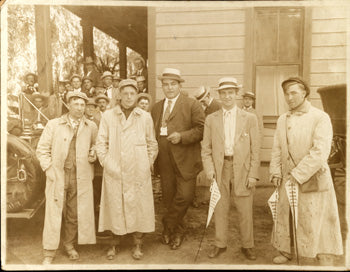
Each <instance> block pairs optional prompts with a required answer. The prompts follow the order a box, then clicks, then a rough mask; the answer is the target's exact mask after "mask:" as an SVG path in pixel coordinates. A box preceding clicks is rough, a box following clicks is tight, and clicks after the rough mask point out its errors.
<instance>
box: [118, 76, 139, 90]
mask: <svg viewBox="0 0 350 272" xmlns="http://www.w3.org/2000/svg"><path fill="white" fill-rule="evenodd" d="M126 86H132V87H134V88H135V90H136V91H137V90H138V89H137V82H136V81H135V80H133V79H130V78H128V79H123V80H122V81H120V82H119V87H118V88H119V90H120V91H122V89H123V88H124V87H126Z"/></svg>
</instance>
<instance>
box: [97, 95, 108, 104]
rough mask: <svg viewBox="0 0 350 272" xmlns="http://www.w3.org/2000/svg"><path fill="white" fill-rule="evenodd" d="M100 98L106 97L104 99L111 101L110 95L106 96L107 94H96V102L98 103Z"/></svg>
mask: <svg viewBox="0 0 350 272" xmlns="http://www.w3.org/2000/svg"><path fill="white" fill-rule="evenodd" d="M100 99H104V100H106V101H107V102H108V103H109V101H110V99H109V97H108V96H106V95H105V94H99V95H98V96H96V97H95V102H96V103H97V102H98V100H100Z"/></svg>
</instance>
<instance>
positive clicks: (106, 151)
mask: <svg viewBox="0 0 350 272" xmlns="http://www.w3.org/2000/svg"><path fill="white" fill-rule="evenodd" d="M119 88H120V95H121V101H120V105H116V106H115V107H114V108H112V109H109V110H107V111H106V112H105V113H104V114H103V115H102V119H101V122H100V128H99V131H98V136H97V143H96V147H97V149H96V150H97V156H98V159H99V161H100V163H101V165H102V166H103V181H102V195H101V205H100V206H101V208H100V219H99V231H106V230H109V231H111V232H112V233H113V239H112V241H111V244H110V247H109V249H108V251H107V258H108V259H109V260H112V259H113V258H114V257H115V255H116V253H117V251H118V245H119V240H120V236H121V235H126V234H128V233H131V234H132V237H133V244H134V247H133V249H132V251H131V254H132V257H133V258H134V259H136V260H139V259H141V258H142V256H143V252H142V241H143V236H144V233H149V232H153V231H154V230H155V217H154V204H153V191H152V180H151V169H152V168H153V162H154V160H155V158H156V156H157V153H158V144H157V141H156V138H155V135H154V128H153V121H152V117H151V115H150V114H149V113H148V112H146V111H143V110H141V109H140V108H138V107H136V99H137V83H136V81H134V80H131V79H125V80H122V81H121V82H120V84H119Z"/></svg>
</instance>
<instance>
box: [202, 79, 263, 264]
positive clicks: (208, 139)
mask: <svg viewBox="0 0 350 272" xmlns="http://www.w3.org/2000/svg"><path fill="white" fill-rule="evenodd" d="M239 87H240V86H239V85H238V84H237V80H236V79H235V78H231V77H227V78H221V79H220V80H219V88H218V92H219V97H220V100H221V103H222V108H221V109H220V110H218V111H216V112H214V113H212V114H210V115H208V116H207V118H206V120H205V125H204V136H203V142H202V161H203V167H204V171H205V173H206V175H207V178H208V179H209V180H214V179H215V180H216V181H217V183H218V187H219V190H220V193H221V198H220V200H219V201H218V203H217V205H216V208H215V212H214V220H215V244H214V245H213V246H212V248H211V249H210V251H209V254H208V256H209V257H210V258H215V257H217V256H218V255H219V254H221V253H223V252H224V251H226V248H227V246H228V222H229V212H230V202H231V199H233V201H234V203H235V206H236V209H237V211H238V221H239V230H240V235H241V246H242V247H241V251H242V253H243V254H244V255H245V257H246V258H247V259H249V260H255V259H256V256H255V253H254V250H253V248H254V236H253V192H254V188H255V184H256V182H257V180H258V169H259V148H260V147H259V130H258V121H257V118H256V116H255V115H254V114H252V113H249V112H245V111H243V110H241V109H239V108H238V107H237V105H236V95H237V92H238V90H239Z"/></svg>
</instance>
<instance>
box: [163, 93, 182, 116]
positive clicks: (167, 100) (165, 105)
mask: <svg viewBox="0 0 350 272" xmlns="http://www.w3.org/2000/svg"><path fill="white" fill-rule="evenodd" d="M179 95H180V94H178V95H177V96H176V97H175V98H172V99H168V98H165V101H164V107H163V116H164V113H165V110H166V108H167V107H168V103H169V100H171V105H170V113H171V112H172V111H173V109H174V106H175V103H176V101H177V99H178V98H179Z"/></svg>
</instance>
